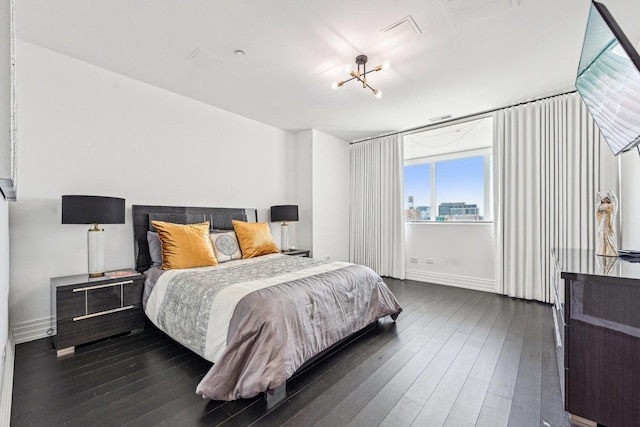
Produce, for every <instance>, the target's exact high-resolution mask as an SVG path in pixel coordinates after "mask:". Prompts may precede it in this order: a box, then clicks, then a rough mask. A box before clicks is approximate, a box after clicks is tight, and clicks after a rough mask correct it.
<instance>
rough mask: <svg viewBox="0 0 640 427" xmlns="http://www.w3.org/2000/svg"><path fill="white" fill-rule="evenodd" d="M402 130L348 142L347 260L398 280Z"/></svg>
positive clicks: (402, 254)
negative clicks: (349, 184) (349, 167)
mask: <svg viewBox="0 0 640 427" xmlns="http://www.w3.org/2000/svg"><path fill="white" fill-rule="evenodd" d="M403 151H404V147H403V143H402V135H392V136H386V137H382V138H376V139H373V140H369V141H364V142H359V143H356V144H352V145H351V204H350V215H349V217H350V227H349V229H350V234H349V259H350V260H351V262H354V263H357V264H362V265H366V266H367V267H370V268H371V269H373V270H374V271H375V272H376V273H378V274H380V275H381V276H390V277H395V278H398V279H404V277H405V276H404V274H405V247H404V240H405V239H404V215H403V206H402V197H403V196H402V194H403V187H402V182H403V176H404V158H403Z"/></svg>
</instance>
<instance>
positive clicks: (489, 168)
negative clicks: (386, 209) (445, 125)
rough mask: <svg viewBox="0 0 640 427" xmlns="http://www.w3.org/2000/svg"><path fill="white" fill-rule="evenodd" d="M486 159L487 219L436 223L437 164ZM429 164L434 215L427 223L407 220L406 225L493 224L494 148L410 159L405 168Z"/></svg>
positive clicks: (405, 163)
mask: <svg viewBox="0 0 640 427" xmlns="http://www.w3.org/2000/svg"><path fill="white" fill-rule="evenodd" d="M479 156H483V157H484V206H485V215H484V217H485V219H484V220H482V221H436V218H437V215H436V213H437V212H436V209H437V206H436V163H437V162H441V161H446V160H455V159H462V158H467V157H479ZM425 163H429V164H430V165H431V167H430V173H431V176H430V181H431V194H430V196H431V206H432V214H431V219H429V220H427V221H417V220H407V219H406V218H405V223H411V224H432V223H433V224H483V223H493V200H492V199H493V198H492V195H493V191H492V187H493V147H484V148H475V149H472V150H464V151H457V152H453V153H447V154H438V155H435V156H426V157H418V158H414V159H408V160H405V161H404V167H406V166H411V165H419V164H425Z"/></svg>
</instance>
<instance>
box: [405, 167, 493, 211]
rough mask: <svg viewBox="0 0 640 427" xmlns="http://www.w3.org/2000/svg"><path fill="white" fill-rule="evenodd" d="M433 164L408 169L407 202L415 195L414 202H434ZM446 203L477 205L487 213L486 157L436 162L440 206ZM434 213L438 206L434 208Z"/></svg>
mask: <svg viewBox="0 0 640 427" xmlns="http://www.w3.org/2000/svg"><path fill="white" fill-rule="evenodd" d="M430 171H431V164H429V163H423V164H417V165H407V166H405V168H404V204H405V209H406V208H407V207H408V198H409V196H413V205H414V207H417V206H430V205H431V178H430V177H431V172H430ZM443 202H465V203H467V204H476V205H478V207H479V208H480V214H481V215H485V212H484V156H475V157H467V158H462V159H453V160H444V161H440V162H437V165H436V207H437V206H438V205H440V203H443ZM431 212H432V215H433V214H435V213H437V208H432V209H431Z"/></svg>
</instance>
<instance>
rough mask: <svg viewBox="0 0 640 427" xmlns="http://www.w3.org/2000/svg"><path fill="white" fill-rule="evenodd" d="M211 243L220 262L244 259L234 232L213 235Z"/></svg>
mask: <svg viewBox="0 0 640 427" xmlns="http://www.w3.org/2000/svg"><path fill="white" fill-rule="evenodd" d="M211 243H212V244H213V252H214V253H215V255H216V259H217V260H218V262H227V261H231V260H234V259H242V251H240V245H239V244H238V238H237V237H236V233H235V232H234V231H227V232H220V233H211Z"/></svg>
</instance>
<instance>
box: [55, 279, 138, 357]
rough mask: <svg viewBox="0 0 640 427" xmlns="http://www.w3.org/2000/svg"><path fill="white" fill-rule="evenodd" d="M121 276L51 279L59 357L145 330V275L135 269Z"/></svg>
mask: <svg viewBox="0 0 640 427" xmlns="http://www.w3.org/2000/svg"><path fill="white" fill-rule="evenodd" d="M118 271H119V272H120V271H129V272H131V273H132V274H131V275H127V276H120V277H109V272H107V275H105V276H102V277H91V278H90V277H89V275H88V274H78V275H75V276H64V277H54V278H52V279H51V305H52V310H53V311H54V313H55V315H56V329H57V336H56V339H55V343H56V349H57V350H58V356H62V355H65V354H70V353H73V352H74V351H75V346H76V345H79V344H84V343H87V342H91V341H95V340H98V339H101V338H107V337H110V336H112V335H116V334H120V333H124V332H130V331H131V332H136V331H140V330H142V329H144V323H145V318H144V312H143V311H142V290H143V287H144V275H142V274H140V273H138V272H137V271H135V270H118Z"/></svg>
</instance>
